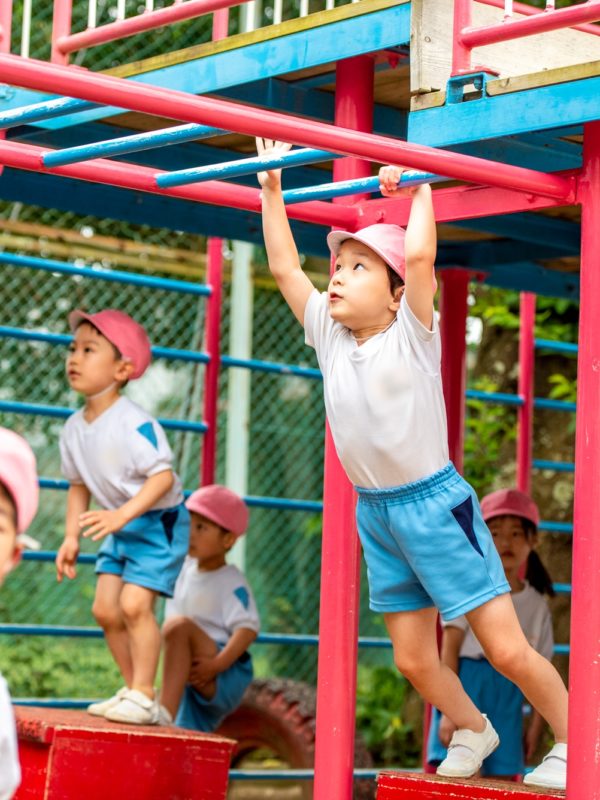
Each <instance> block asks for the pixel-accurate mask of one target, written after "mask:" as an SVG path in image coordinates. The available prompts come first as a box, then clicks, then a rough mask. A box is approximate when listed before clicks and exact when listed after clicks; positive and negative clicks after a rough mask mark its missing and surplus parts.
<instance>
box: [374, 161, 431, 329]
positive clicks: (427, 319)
mask: <svg viewBox="0 0 600 800" xmlns="http://www.w3.org/2000/svg"><path fill="white" fill-rule="evenodd" d="M402 172H403V170H402V169H401V168H400V167H382V168H381V169H380V170H379V181H380V183H381V193H382V194H383V195H385V196H386V197H398V196H401V195H404V196H408V197H412V206H411V209H410V216H409V219H408V225H407V226H406V238H405V240H404V257H405V261H406V290H405V295H406V302H407V303H408V305H409V307H410V310H411V311H412V312H413V314H414V315H415V317H416V318H417V319H418V320H419V322H421V323H422V324H423V325H425V327H426V328H429V329H430V330H431V326H432V323H433V296H434V294H435V286H436V284H435V274H434V271H433V267H434V264H435V256H436V251H437V232H436V227H435V217H434V214H433V203H432V197H431V186H429V184H427V183H425V184H422V185H421V186H416V187H415V186H412V187H409V188H405V189H400V188H398V182H399V180H400V177H401V175H402Z"/></svg>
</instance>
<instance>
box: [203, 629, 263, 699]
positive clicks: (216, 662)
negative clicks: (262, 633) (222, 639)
mask: <svg viewBox="0 0 600 800" xmlns="http://www.w3.org/2000/svg"><path fill="white" fill-rule="evenodd" d="M256 636H257V633H256V631H253V630H251V629H250V628H238V629H237V630H235V631H234V632H233V635H232V636H231V638H230V639H229V641H228V642H227V644H226V645H225V647H224V648H223V649H222V650H220V651H219V652H218V653H217V655H216V656H214V657H213V658H203V659H198V660H195V661H194V662H193V664H192V669H191V670H190V676H189V682H190V683H191V684H192V686H193V687H194V688H195V689H201V688H202V687H203V686H204V685H205V684H207V683H210V681H212V680H213V679H214V678H215V676H216V675H218V674H219V673H220V672H225V670H227V669H229V667H230V666H231V665H232V664H234V663H235V662H236V661H237V660H238V658H239V657H240V656H241V655H243V653H245V652H246V650H247V649H248V648H249V647H250V645H251V644H252V642H253V641H254V640H255V639H256Z"/></svg>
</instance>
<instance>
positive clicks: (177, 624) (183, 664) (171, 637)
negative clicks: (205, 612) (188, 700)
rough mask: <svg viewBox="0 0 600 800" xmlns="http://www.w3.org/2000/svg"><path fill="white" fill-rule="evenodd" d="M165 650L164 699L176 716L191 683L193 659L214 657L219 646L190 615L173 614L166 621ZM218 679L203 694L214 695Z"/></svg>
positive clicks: (163, 631)
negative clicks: (186, 688)
mask: <svg viewBox="0 0 600 800" xmlns="http://www.w3.org/2000/svg"><path fill="white" fill-rule="evenodd" d="M162 633H163V639H164V643H165V652H164V659H163V682H162V688H161V692H160V702H161V704H162V705H163V706H164V707H165V708H166V709H167V710H168V712H169V713H170V714H171V716H172V717H175V715H176V714H177V710H178V708H179V704H180V703H181V698H182V697H183V690H184V689H185V685H186V683H188V680H189V676H190V670H191V668H192V662H193V661H194V659H197V658H213V657H214V656H215V655H216V654H217V646H216V644H215V643H214V642H213V640H212V639H211V638H210V636H208V635H207V634H206V633H204V631H203V630H202V629H201V628H199V627H198V626H197V625H196V624H195V623H194V622H192V620H190V619H188V618H187V617H171V619H169V620H167V621H166V622H165V624H164V625H163V629H162ZM215 691H216V681H211V682H210V683H208V684H206V686H204V687H203V688H202V689H201V690H200V694H202V695H203V696H204V697H207V698H209V699H210V698H211V697H213V696H214V693H215Z"/></svg>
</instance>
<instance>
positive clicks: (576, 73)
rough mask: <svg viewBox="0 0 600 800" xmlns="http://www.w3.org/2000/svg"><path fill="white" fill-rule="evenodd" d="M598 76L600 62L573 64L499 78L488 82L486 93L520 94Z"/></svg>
mask: <svg viewBox="0 0 600 800" xmlns="http://www.w3.org/2000/svg"><path fill="white" fill-rule="evenodd" d="M599 75H600V61H592V62H590V63H587V64H574V65H572V66H570V67H557V68H556V69H547V70H542V71H541V72H532V73H531V74H529V75H517V76H516V77H511V78H499V79H496V80H491V81H488V82H487V84H486V87H487V93H488V95H490V96H493V95H499V94H508V93H509V92H522V91H525V90H526V89H537V88H539V87H540V86H552V85H555V84H557V83H568V82H569V81H579V80H582V79H584V78H597V77H598V76H599Z"/></svg>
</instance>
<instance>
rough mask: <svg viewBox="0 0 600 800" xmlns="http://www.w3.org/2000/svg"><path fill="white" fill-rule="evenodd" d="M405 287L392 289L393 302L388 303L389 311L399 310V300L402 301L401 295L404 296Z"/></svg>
mask: <svg viewBox="0 0 600 800" xmlns="http://www.w3.org/2000/svg"><path fill="white" fill-rule="evenodd" d="M405 288H406V287H405V286H397V287H396V288H395V289H394V294H393V298H394V299H393V300H392V302H391V303H390V306H389V308H390V311H394V312H395V311H398V309H399V308H400V300H402V295H403V294H404V290H405Z"/></svg>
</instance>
